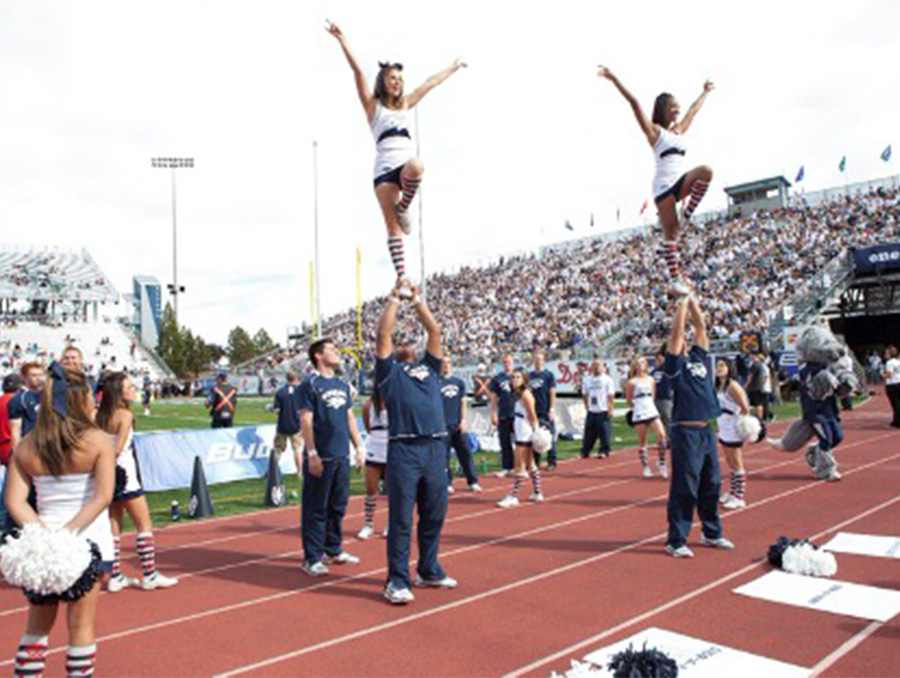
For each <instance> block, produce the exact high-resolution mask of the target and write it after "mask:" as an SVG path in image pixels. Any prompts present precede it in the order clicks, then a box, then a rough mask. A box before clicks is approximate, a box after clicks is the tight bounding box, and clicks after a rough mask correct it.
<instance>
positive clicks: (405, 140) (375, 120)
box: [326, 22, 466, 296]
mask: <svg viewBox="0 0 900 678" xmlns="http://www.w3.org/2000/svg"><path fill="white" fill-rule="evenodd" d="M326 30H327V31H328V32H329V33H330V34H331V35H333V36H334V37H335V38H337V41H338V42H339V43H340V45H341V49H342V50H343V52H344V56H345V57H346V58H347V62H348V63H349V64H350V69H351V70H352V71H353V79H354V81H355V82H356V92H357V94H358V95H359V100H360V102H361V103H362V106H363V109H364V110H365V112H366V120H368V122H369V126H370V127H371V128H372V135H373V136H374V137H375V197H376V198H377V199H378V204H379V205H380V206H381V212H382V214H383V215H384V223H385V226H386V227H387V234H388V250H389V251H390V254H391V262H392V263H393V264H394V270H395V271H396V272H397V277H398V278H400V279H401V280H402V279H404V278H405V277H406V263H405V257H404V253H403V234H409V233H410V231H411V230H412V227H411V224H410V221H409V206H410V204H411V203H412V201H413V198H415V196H416V191H418V190H419V184H420V183H421V182H422V174H423V172H424V171H425V170H424V166H423V165H422V161H421V160H420V159H419V158H418V157H416V145H415V142H414V141H413V138H412V134H411V130H412V121H411V120H410V118H411V111H412V109H413V108H414V107H415V106H416V104H418V103H419V102H420V101H421V100H422V97H424V96H425V95H426V94H428V92H429V91H431V90H432V89H433V88H434V87H436V86H437V85H439V84H441V83H442V82H444V80H446V79H447V78H449V77H450V76H451V75H453V74H454V73H455V72H456V71H457V70H459V69H460V68H464V67H465V66H466V64H465V63H464V62H463V61H462V60H461V59H457V60H456V61H454V62H453V64H452V65H451V66H450V67H449V68H445V69H444V70H442V71H441V72H439V73H436V74H435V75H432V76H431V77H430V78H428V79H427V80H426V81H425V82H423V83H422V84H421V85H419V87H417V88H416V89H415V90H413V92H412V93H411V94H408V95H407V94H404V91H403V64H399V63H396V62H380V63H379V64H378V66H379V69H378V75H377V76H376V77H375V89H374V90H370V89H369V86H368V84H367V83H366V77H365V75H364V74H363V70H362V67H361V66H360V65H359V62H358V61H357V60H356V57H355V56H354V55H353V52H352V51H350V46H349V44H348V43H347V38H345V37H344V34H343V33H342V32H341V29H340V28H338V27H337V25H336V24H333V23H330V22H329V23H328V24H327V26H326ZM401 292H402V293H404V296H412V295H411V294H409V291H408V289H407V288H405V289H403V290H401Z"/></svg>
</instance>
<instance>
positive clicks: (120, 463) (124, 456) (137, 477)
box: [113, 428, 144, 501]
mask: <svg viewBox="0 0 900 678" xmlns="http://www.w3.org/2000/svg"><path fill="white" fill-rule="evenodd" d="M123 473H124V474H125V485H124V486H123V487H121V488H120V487H119V484H120V483H119V482H116V490H117V491H116V493H115V495H114V496H113V500H114V501H121V500H123V499H134V498H135V497H140V496H141V495H142V494H144V486H143V484H141V469H140V466H138V460H137V450H136V448H135V445H134V429H133V428H132V429H131V430H129V431H128V438H127V439H126V440H125V447H124V448H123V449H122V451H121V452H120V453H119V454H117V455H116V478H117V481H118V479H119V478H120V477H121V475H122V474H123Z"/></svg>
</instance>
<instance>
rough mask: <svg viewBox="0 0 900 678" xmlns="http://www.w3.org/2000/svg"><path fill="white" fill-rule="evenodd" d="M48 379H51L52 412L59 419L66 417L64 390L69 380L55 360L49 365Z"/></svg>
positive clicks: (64, 370)
mask: <svg viewBox="0 0 900 678" xmlns="http://www.w3.org/2000/svg"><path fill="white" fill-rule="evenodd" d="M49 371H50V377H51V378H52V379H53V410H54V411H55V412H56V413H57V414H58V415H59V416H61V417H65V416H66V389H67V388H68V387H69V378H68V377H67V376H66V368H65V367H63V366H62V365H60V364H59V363H58V362H56V361H55V360H54V361H53V362H52V363H50V367H49Z"/></svg>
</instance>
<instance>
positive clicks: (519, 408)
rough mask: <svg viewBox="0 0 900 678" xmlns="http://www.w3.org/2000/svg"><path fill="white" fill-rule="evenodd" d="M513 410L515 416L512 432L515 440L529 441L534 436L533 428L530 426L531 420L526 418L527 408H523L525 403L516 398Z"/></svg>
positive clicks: (520, 441) (518, 441)
mask: <svg viewBox="0 0 900 678" xmlns="http://www.w3.org/2000/svg"><path fill="white" fill-rule="evenodd" d="M513 411H514V412H515V416H516V418H515V421H514V423H513V433H514V434H515V437H516V442H517V443H530V442H531V439H532V438H533V437H534V429H533V428H532V427H531V422H530V421H529V420H528V410H527V409H525V403H523V402H522V399H521V398H520V399H518V400H516V404H515V407H514V408H513Z"/></svg>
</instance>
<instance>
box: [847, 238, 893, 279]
mask: <svg viewBox="0 0 900 678" xmlns="http://www.w3.org/2000/svg"><path fill="white" fill-rule="evenodd" d="M852 252H853V266H854V268H855V269H856V272H857V273H874V272H875V271H893V270H896V269H900V242H892V243H889V244H886V245H875V246H873V247H859V248H855V249H853V250H852Z"/></svg>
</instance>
